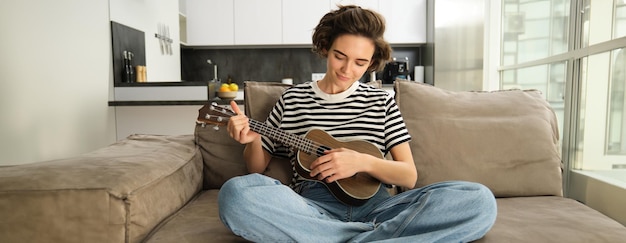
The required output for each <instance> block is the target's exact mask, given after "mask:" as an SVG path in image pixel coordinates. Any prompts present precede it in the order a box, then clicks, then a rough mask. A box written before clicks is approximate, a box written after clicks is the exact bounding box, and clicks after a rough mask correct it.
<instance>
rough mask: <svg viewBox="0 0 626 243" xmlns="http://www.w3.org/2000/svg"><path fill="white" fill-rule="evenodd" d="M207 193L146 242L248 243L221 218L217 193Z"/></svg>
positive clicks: (160, 228)
mask: <svg viewBox="0 0 626 243" xmlns="http://www.w3.org/2000/svg"><path fill="white" fill-rule="evenodd" d="M218 192H219V190H217V189H211V190H205V191H202V192H200V193H199V194H198V196H197V197H195V198H194V199H193V200H191V202H189V204H188V205H186V206H185V207H184V208H183V209H182V210H180V211H178V212H177V213H176V214H174V215H172V217H170V218H168V219H166V220H165V221H163V223H161V224H160V225H159V226H158V227H157V228H156V229H155V231H154V232H153V234H151V235H149V236H148V237H147V238H146V241H145V242H146V243H170V242H176V243H191V242H248V241H246V240H245V239H243V238H241V237H238V236H236V235H234V234H233V233H232V232H230V230H229V229H228V228H226V226H224V225H223V224H222V222H221V221H220V219H219V213H218V208H217V194H218Z"/></svg>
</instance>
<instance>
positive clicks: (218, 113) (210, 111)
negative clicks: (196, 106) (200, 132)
mask: <svg viewBox="0 0 626 243" xmlns="http://www.w3.org/2000/svg"><path fill="white" fill-rule="evenodd" d="M236 115H237V114H236V113H235V112H233V111H231V110H230V109H228V108H226V107H222V106H219V105H218V104H217V103H215V102H212V103H211V104H206V105H204V106H202V108H200V110H198V118H197V120H196V123H198V124H201V125H202V126H206V124H213V125H215V126H214V127H213V129H215V130H219V126H224V125H226V124H227V123H228V119H229V118H230V117H232V116H236Z"/></svg>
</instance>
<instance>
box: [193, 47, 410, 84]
mask: <svg viewBox="0 0 626 243" xmlns="http://www.w3.org/2000/svg"><path fill="white" fill-rule="evenodd" d="M393 56H394V57H398V58H400V57H401V58H404V57H405V56H406V57H409V61H410V65H411V66H413V65H414V64H415V61H416V60H417V59H419V58H420V57H419V56H420V55H419V47H402V48H394V54H393ZM208 59H210V60H211V61H212V62H213V63H215V64H217V66H218V70H217V73H218V78H219V79H220V80H222V82H225V81H226V79H227V77H228V76H230V77H231V78H232V81H233V82H236V83H239V84H241V83H242V82H243V81H247V80H253V81H267V82H279V81H280V80H281V79H283V78H293V82H294V83H296V84H297V83H303V82H306V81H310V80H311V73H325V72H326V59H323V58H321V57H319V56H317V55H316V54H314V53H313V52H311V49H310V48H263V49H246V48H242V49H192V48H185V49H182V50H181V72H182V73H181V76H182V80H184V81H208V80H212V79H213V76H214V75H213V66H212V65H210V64H208V63H207V60H208ZM361 80H362V81H369V74H366V75H364V76H363V78H361Z"/></svg>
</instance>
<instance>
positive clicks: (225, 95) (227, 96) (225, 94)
mask: <svg viewBox="0 0 626 243" xmlns="http://www.w3.org/2000/svg"><path fill="white" fill-rule="evenodd" d="M217 97H220V99H223V100H232V99H234V98H235V97H237V91H218V92H217Z"/></svg>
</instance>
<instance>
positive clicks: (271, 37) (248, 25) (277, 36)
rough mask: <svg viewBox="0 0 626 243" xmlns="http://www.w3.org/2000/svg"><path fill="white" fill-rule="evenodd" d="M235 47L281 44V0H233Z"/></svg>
mask: <svg viewBox="0 0 626 243" xmlns="http://www.w3.org/2000/svg"><path fill="white" fill-rule="evenodd" d="M234 8H235V11H234V13H235V18H234V22H235V24H234V29H235V45H272V44H282V36H283V35H282V34H283V30H282V21H283V18H282V0H264V1H258V0H234Z"/></svg>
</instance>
